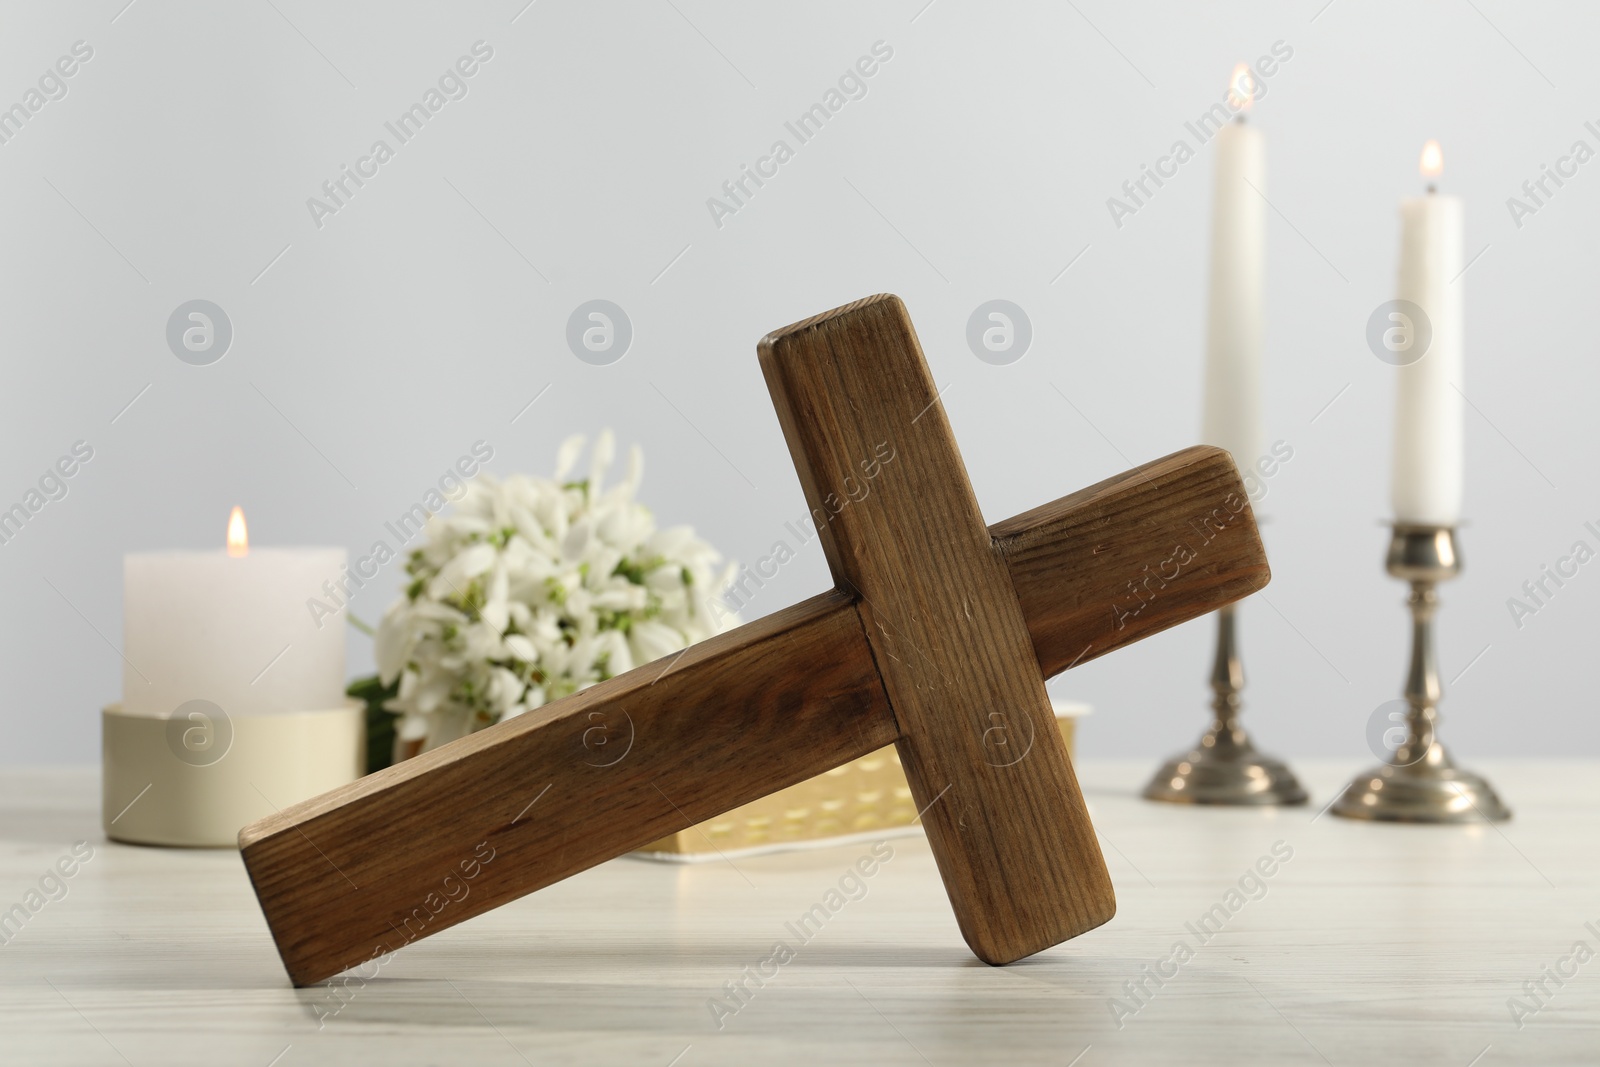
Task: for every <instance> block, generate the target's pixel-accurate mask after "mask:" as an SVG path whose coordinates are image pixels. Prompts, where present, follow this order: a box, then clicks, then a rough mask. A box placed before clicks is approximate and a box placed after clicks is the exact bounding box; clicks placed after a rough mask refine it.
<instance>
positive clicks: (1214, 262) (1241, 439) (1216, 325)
mask: <svg viewBox="0 0 1600 1067" xmlns="http://www.w3.org/2000/svg"><path fill="white" fill-rule="evenodd" d="M1246 71H1247V72H1248V68H1246ZM1234 84H1235V89H1234V94H1235V95H1233V96H1231V97H1230V103H1232V102H1234V100H1238V101H1239V107H1240V108H1241V116H1240V121H1236V122H1232V123H1229V124H1228V125H1227V126H1225V127H1223V128H1222V129H1221V130H1219V131H1217V135H1216V138H1215V146H1216V147H1215V151H1216V154H1217V158H1216V171H1215V176H1216V185H1215V188H1214V189H1213V190H1212V194H1211V292H1210V306H1209V310H1208V313H1207V316H1206V381H1205V415H1204V418H1203V420H1202V425H1201V440H1203V441H1204V442H1205V443H1206V444H1209V445H1216V446H1217V447H1219V448H1226V449H1227V450H1228V451H1229V452H1231V453H1233V459H1234V462H1235V463H1237V464H1238V465H1239V467H1240V469H1241V470H1248V469H1249V468H1250V466H1251V465H1252V464H1254V463H1255V462H1256V460H1258V459H1259V458H1260V457H1261V453H1262V449H1263V443H1264V439H1265V435H1264V433H1263V431H1262V428H1261V333H1262V330H1261V276H1262V264H1263V262H1264V260H1265V254H1264V250H1263V244H1264V238H1265V235H1266V202H1265V201H1264V200H1263V199H1262V196H1263V194H1264V193H1265V192H1266V147H1265V138H1263V137H1262V136H1261V131H1260V130H1257V129H1254V128H1252V127H1250V126H1247V125H1245V124H1244V122H1243V121H1242V120H1243V114H1242V109H1244V108H1248V106H1249V102H1250V97H1249V93H1248V91H1245V92H1243V94H1242V96H1241V95H1239V94H1240V90H1239V88H1238V86H1239V74H1238V72H1237V71H1236V72H1235V78H1234ZM1252 187H1253V188H1252Z"/></svg>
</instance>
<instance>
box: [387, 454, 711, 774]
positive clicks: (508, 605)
mask: <svg viewBox="0 0 1600 1067" xmlns="http://www.w3.org/2000/svg"><path fill="white" fill-rule="evenodd" d="M583 449H584V439H583V438H582V437H572V438H569V439H568V440H567V441H566V442H564V443H563V444H562V446H561V448H560V450H559V452H558V454H557V457H556V469H555V477H554V478H534V477H529V476H526V475H512V476H510V477H508V478H505V479H503V480H501V479H497V478H495V477H494V476H493V475H491V474H489V473H487V472H485V473H484V474H481V475H480V476H479V477H478V478H476V479H475V480H474V481H473V482H472V483H471V484H470V485H469V486H468V487H467V490H466V492H465V493H463V494H461V496H460V499H459V500H457V501H456V502H455V505H454V510H453V511H451V512H450V513H449V514H440V515H435V516H432V517H431V518H430V519H429V520H428V523H427V525H426V527H425V534H424V539H423V543H422V545H421V546H420V547H419V548H417V549H415V550H414V551H413V552H412V553H411V555H410V557H409V559H408V562H407V565H406V572H407V574H408V576H409V579H408V585H407V587H406V590H405V596H403V597H402V598H401V599H400V600H399V601H397V602H396V603H395V604H394V605H393V606H392V607H390V608H389V610H388V612H387V613H385V615H384V617H383V620H382V622H381V623H380V625H379V628H378V634H377V639H376V641H375V643H374V649H373V654H374V657H375V658H376V660H377V664H378V672H379V677H380V678H381V679H382V681H383V682H384V684H386V685H389V684H395V683H398V685H397V688H396V695H395V696H394V697H393V698H392V699H391V700H390V701H389V702H388V706H389V708H390V710H392V711H394V712H395V713H396V714H397V715H398V716H399V722H398V723H397V729H398V731H399V734H400V736H401V738H402V739H404V740H407V741H416V740H422V741H424V742H425V746H426V747H433V746H436V745H439V744H444V743H446V742H448V741H450V740H453V739H455V738H456V737H460V736H463V735H465V734H466V733H469V732H471V731H473V730H478V729H482V728H483V727H485V726H489V725H492V724H493V723H495V722H500V721H503V720H505V719H507V718H511V717H514V716H516V715H520V714H523V713H525V712H527V711H530V710H533V709H536V708H540V707H543V706H544V705H545V704H546V703H547V702H549V701H551V700H558V699H560V698H561V697H564V696H569V695H571V694H572V693H575V692H579V691H580V690H583V689H586V688H588V687H589V686H592V685H595V684H597V683H599V682H601V681H603V680H605V679H606V678H611V677H614V676H616V675H618V674H621V673H623V672H625V671H628V670H631V669H632V668H633V667H634V666H635V665H636V664H642V663H648V662H650V661H651V660H656V659H660V658H662V657H665V656H670V655H675V654H677V653H678V652H679V651H681V650H682V649H683V648H684V647H685V646H686V645H688V644H690V643H692V642H694V641H698V640H701V639H703V638H705V637H708V636H710V635H712V634H715V633H718V632H721V631H722V630H724V629H727V628H728V627H730V626H732V625H734V624H735V623H736V622H737V617H736V616H735V615H734V614H733V613H732V612H731V611H730V610H728V609H727V608H726V607H725V606H724V604H723V601H722V596H723V594H724V593H725V592H726V591H727V589H728V588H729V585H730V584H731V582H732V580H733V577H734V575H735V573H736V568H735V567H734V566H733V565H732V564H728V565H727V566H725V567H723V568H722V569H721V571H720V572H719V571H717V569H716V568H717V567H718V565H719V564H720V563H721V562H722V557H721V556H720V555H719V554H718V553H717V551H716V550H715V549H714V548H712V547H711V546H710V545H709V544H707V543H706V542H705V541H702V540H701V539H700V538H698V537H696V536H695V534H694V531H693V530H692V529H690V528H689V527H686V526H679V527H673V528H672V529H669V530H657V529H656V526H655V519H654V518H653V517H652V515H651V513H650V511H649V509H648V508H646V507H645V506H644V505H642V504H640V503H639V502H638V501H637V500H636V499H635V495H636V494H637V492H638V489H639V485H640V481H641V478H642V476H643V470H644V461H643V456H642V453H641V452H640V450H639V449H638V447H637V446H634V447H632V448H630V449H629V450H628V456H627V468H626V473H625V475H624V477H623V478H622V480H621V481H619V482H618V483H617V484H615V485H613V486H611V487H610V488H607V487H606V484H605V478H606V475H607V473H608V471H609V469H610V467H611V465H612V463H613V461H614V460H615V458H616V439H615V437H614V436H613V435H612V434H611V433H610V432H609V431H607V432H605V433H602V434H601V435H600V436H599V437H598V439H597V440H596V441H595V446H594V450H593V453H592V455H591V457H590V463H589V470H588V478H587V480H586V481H573V480H571V475H572V473H573V471H575V470H576V469H578V463H579V460H580V458H581V456H582V453H583Z"/></svg>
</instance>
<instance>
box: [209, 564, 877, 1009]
mask: <svg viewBox="0 0 1600 1067" xmlns="http://www.w3.org/2000/svg"><path fill="white" fill-rule="evenodd" d="M669 666H670V669H668V668H669ZM896 732H897V731H896V729H895V725H894V719H893V717H892V716H891V715H890V714H889V713H888V704H887V701H886V700H885V699H884V696H883V688H882V685H881V684H880V682H879V681H878V676H877V672H876V670H875V669H874V666H873V663H872V659H871V655H870V653H869V651H868V648H867V644H866V641H865V639H864V637H863V635H862V633H861V624H860V621H859V619H858V618H857V616H856V613H855V611H854V609H853V608H852V607H851V605H850V602H849V601H848V600H847V599H846V598H844V597H843V596H841V595H840V594H838V593H826V594H824V595H822V596H818V597H813V598H812V599H811V600H808V601H805V602H804V603H801V604H798V605H795V606H794V607H792V608H788V609H786V610H784V611H780V612H778V613H776V614H774V615H770V616H768V617H766V618H764V619H761V620H758V621H756V622H753V623H750V624H748V625H747V626H744V627H741V628H740V629H739V630H737V631H735V632H732V633H727V634H722V635H720V636H718V637H714V638H711V639H710V640H707V641H704V642H702V643H700V644H697V645H694V646H691V647H690V648H689V649H688V650H687V651H686V652H685V653H684V654H683V656H682V658H681V660H680V661H679V662H677V663H676V664H672V661H671V660H659V661H657V662H655V663H653V664H646V665H644V666H642V667H638V668H636V669H634V670H632V671H629V672H628V673H626V674H623V675H619V676H618V677H616V678H613V679H610V680H609V681H606V682H602V683H600V684H599V685H596V686H593V687H592V688H589V689H586V690H584V691H583V692H581V693H577V694H575V695H573V696H571V697H568V698H566V699H564V700H559V701H556V702H555V703H553V704H550V705H548V706H547V707H545V708H542V709H540V710H539V711H536V712H530V713H528V714H526V715H523V716H520V717H518V718H516V719H511V720H509V721H507V722H504V723H501V724H499V725H497V726H495V727H493V728H491V729H488V730H484V731H481V732H479V733H476V734H473V735H471V736H469V737H466V738H463V739H461V740H460V741H457V742H455V743H453V744H450V745H446V746H444V747H442V748H439V749H435V750H434V751H432V752H427V753H424V754H423V755H421V756H418V757H416V758H415V759H411V760H407V761H406V762H404V763H401V764H398V765H396V766H394V767H390V768H387V769H386V770H382V771H379V772H377V773H376V774H372V775H369V776H367V777H366V778H363V779H361V780H360V781H357V782H354V783H352V784H351V785H348V786H346V787H344V788H342V789H337V790H334V791H333V792H330V793H326V794H324V795H323V796H321V797H317V798H314V799H312V800H309V801H306V802H305V803H304V804H301V805H297V806H296V807H294V808H290V809H287V810H285V811H284V812H282V813H281V814H279V815H275V816H270V817H268V818H267V819H264V820H262V821H260V822H257V823H254V824H252V825H250V826H248V827H246V828H245V829H244V831H243V832H242V833H241V834H240V835H239V844H240V848H241V850H242V853H243V857H244V862H245V867H246V868H247V869H248V870H249V873H250V879H251V881H252V882H253V883H254V885H255V889H256V895H257V896H258V898H259V899H260V901H261V906H262V910H263V911H264V912H265V914H266V918H267V924H268V926H269V927H270V928H271V930H272V934H273V938H274V939H275V940H276V941H277V943H278V951H279V953H280V954H281V955H282V957H283V962H284V966H285V967H286V968H287V969H288V972H289V976H290V978H291V979H292V980H293V981H294V982H295V984H297V985H306V984H308V983H311V982H315V981H319V980H321V979H323V978H327V977H329V976H330V975H334V974H337V973H339V972H340V971H342V970H345V969H346V968H349V967H352V966H355V965H357V964H360V963H365V962H366V961H367V960H368V959H370V958H372V957H373V955H374V954H375V953H383V952H388V951H392V950H394V949H398V948H399V947H400V946H401V945H403V944H405V943H407V942H409V941H411V940H414V939H415V938H417V937H422V936H427V935H430V934H433V933H437V932H438V931H439V930H443V929H446V928H447V927H450V926H453V925H455V924H456V923H459V922H461V921H462V920H463V919H467V918H470V917H472V916H473V915H476V914H479V913H480V912H483V911H487V910H488V909H490V908H494V907H497V906H499V905H500V904H503V903H505V902H506V901H508V900H513V899H515V898H517V897H520V896H523V895H524V894H526V893H530V892H533V891H534V890H536V889H540V888H542V887H544V886H547V885H549V884H550V883H552V882H556V881H559V880H560V879H562V878H566V877H567V876H569V875H572V874H576V873H577V872H579V871H581V870H584V869H586V868H588V867H592V866H593V865H595V864H596V863H600V862H601V861H603V860H607V859H610V858H612V857H613V856H617V855H620V854H622V853H624V852H628V851H630V850H632V849H635V848H638V847H640V846H641V845H645V844H648V843H649V842H651V841H654V840H656V839H658V838H660V837H663V836H665V835H666V834H670V833H673V832H675V831H678V830H682V829H684V828H685V827H688V826H692V825H693V824H695V823H697V822H700V821H702V820H705V819H708V818H710V817H711V816H713V815H718V814H721V813H722V812H724V811H727V810H728V809H729V808H732V807H736V806H738V805H740V804H743V803H745V802H747V801H750V800H754V799H755V798H757V797H760V796H764V795H766V794H767V793H769V792H771V791H773V790H774V789H779V788H782V787H783V786H786V785H790V784H793V783H794V782H798V781H802V780H804V779H806V778H809V777H811V776H812V775H816V774H821V773H822V772H824V771H826V770H829V769H831V768H833V767H836V766H838V765H839V764H841V763H844V762H847V761H849V760H852V759H855V758H856V757H858V756H862V755H865V754H866V753H868V752H871V751H873V750H874V749H877V748H881V747H882V746H884V745H887V744H889V743H890V742H891V741H893V740H894V738H895V735H896ZM630 739H631V747H628V748H627V749H626V753H625V754H624V755H621V756H620V758H619V756H618V754H617V753H618V750H619V749H620V748H621V747H622V746H624V745H627V744H628V743H629V741H630ZM480 843H487V849H486V850H484V851H483V852H480V850H479V845H480ZM485 852H492V854H493V858H492V859H491V860H490V861H488V862H480V863H479V864H478V867H479V869H478V870H477V873H476V874H475V875H474V876H473V877H472V878H471V879H470V880H468V879H465V878H463V873H464V872H463V871H462V870H461V864H462V863H463V862H469V863H470V862H471V861H473V860H474V857H475V856H476V857H477V859H478V860H480V861H481V859H482V855H483V854H484V853H485ZM447 876H453V881H450V882H447V881H446V878H447ZM463 886H464V887H465V889H466V892H465V895H461V894H462V888H461V887H463ZM452 896H459V897H460V899H451V897H452Z"/></svg>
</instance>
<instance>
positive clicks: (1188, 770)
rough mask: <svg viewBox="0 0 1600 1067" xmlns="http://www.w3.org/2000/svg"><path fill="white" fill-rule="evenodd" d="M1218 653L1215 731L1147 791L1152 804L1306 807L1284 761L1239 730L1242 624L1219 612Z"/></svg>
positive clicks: (1230, 610) (1166, 769) (1214, 668)
mask: <svg viewBox="0 0 1600 1067" xmlns="http://www.w3.org/2000/svg"><path fill="white" fill-rule="evenodd" d="M1216 614H1217V651H1216V657H1215V659H1214V660H1213V661H1212V667H1211V692H1212V698H1211V713H1212V719H1211V728H1210V729H1209V730H1207V731H1206V732H1205V733H1204V734H1202V735H1201V737H1200V743H1199V745H1197V746H1196V747H1195V748H1194V749H1192V750H1191V751H1189V752H1186V753H1184V754H1182V755H1180V756H1174V757H1173V758H1172V759H1170V760H1168V761H1167V762H1166V763H1165V764H1164V765H1163V766H1162V767H1161V769H1160V770H1159V771H1157V772H1156V775H1155V777H1154V778H1152V779H1151V780H1150V784H1149V785H1147V786H1146V787H1145V790H1144V796H1145V798H1146V799H1148V800H1163V801H1169V802H1172V803H1179V804H1304V803H1305V802H1306V791H1305V790H1304V789H1302V788H1301V787H1300V783H1299V782H1298V781H1297V780H1296V779H1295V776H1294V772H1293V771H1291V770H1290V769H1289V768H1288V766H1287V765H1286V764H1285V763H1283V761H1281V760H1277V759H1273V758H1272V757H1271V756H1264V755H1262V754H1261V753H1259V752H1257V751H1256V747H1255V745H1254V744H1253V743H1252V742H1251V740H1250V735H1249V734H1248V733H1246V732H1245V728H1244V727H1243V726H1241V725H1239V710H1240V706H1241V703H1242V702H1241V700H1240V693H1242V692H1243V690H1244V664H1243V663H1242V662H1241V660H1240V658H1239V641H1238V621H1237V619H1236V618H1235V614H1234V609H1233V608H1232V607H1231V606H1230V607H1226V608H1222V609H1220V610H1218V611H1217V613H1216Z"/></svg>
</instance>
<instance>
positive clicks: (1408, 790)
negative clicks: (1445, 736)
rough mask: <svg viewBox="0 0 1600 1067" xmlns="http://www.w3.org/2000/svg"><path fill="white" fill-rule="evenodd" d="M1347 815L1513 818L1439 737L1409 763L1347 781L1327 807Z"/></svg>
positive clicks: (1439, 820)
mask: <svg viewBox="0 0 1600 1067" xmlns="http://www.w3.org/2000/svg"><path fill="white" fill-rule="evenodd" d="M1329 810H1330V811H1332V812H1333V813H1334V814H1335V815H1342V816H1344V817H1345V818H1346V819H1374V820H1378V821H1381V822H1426V823H1474V822H1476V823H1481V822H1504V821H1505V820H1507V819H1509V818H1511V809H1510V808H1508V807H1506V806H1505V804H1503V803H1502V802H1501V800H1500V797H1499V796H1498V795H1496V794H1495V791H1494V787H1493V786H1491V785H1490V784H1489V783H1488V782H1487V781H1486V780H1484V778H1483V777H1482V776H1481V775H1478V774H1474V773H1473V772H1471V771H1467V770H1463V769H1461V768H1460V767H1457V766H1456V765H1455V763H1454V761H1452V760H1451V759H1450V755H1449V753H1447V752H1445V750H1444V746H1443V745H1440V744H1438V743H1437V742H1435V743H1434V744H1433V745H1431V746H1430V747H1429V749H1428V753H1427V755H1426V757H1424V758H1423V759H1422V760H1420V761H1418V762H1417V763H1414V764H1412V765H1410V766H1397V765H1395V764H1393V763H1387V764H1383V765H1382V766H1379V767H1374V768H1373V769H1372V770H1370V771H1368V772H1367V773H1365V774H1363V775H1360V776H1358V777H1357V778H1356V779H1355V781H1353V782H1351V783H1350V784H1349V785H1347V786H1345V790H1344V792H1343V793H1342V794H1341V795H1340V797H1339V799H1338V800H1336V801H1334V804H1333V807H1332V808H1330V809H1329Z"/></svg>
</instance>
